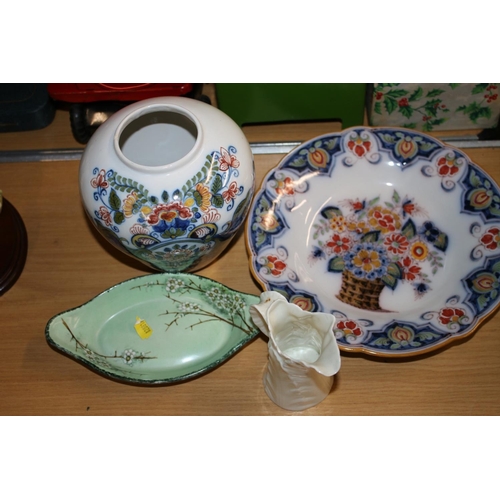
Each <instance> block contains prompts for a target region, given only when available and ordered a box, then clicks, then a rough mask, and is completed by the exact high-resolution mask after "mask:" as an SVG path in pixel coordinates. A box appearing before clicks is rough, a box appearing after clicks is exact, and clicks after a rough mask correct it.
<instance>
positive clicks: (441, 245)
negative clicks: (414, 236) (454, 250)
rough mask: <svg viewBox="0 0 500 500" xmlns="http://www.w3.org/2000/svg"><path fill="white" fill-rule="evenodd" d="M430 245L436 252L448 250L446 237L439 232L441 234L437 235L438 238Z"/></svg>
mask: <svg viewBox="0 0 500 500" xmlns="http://www.w3.org/2000/svg"><path fill="white" fill-rule="evenodd" d="M432 244H433V245H434V246H435V247H436V248H437V249H438V250H441V251H443V252H444V251H446V249H447V248H448V236H446V234H445V233H443V232H441V233H439V236H438V237H437V238H436V240H435V241H434V242H433V243H432Z"/></svg>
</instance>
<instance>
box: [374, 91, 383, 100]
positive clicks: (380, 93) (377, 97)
mask: <svg viewBox="0 0 500 500" xmlns="http://www.w3.org/2000/svg"><path fill="white" fill-rule="evenodd" d="M382 97H384V94H383V92H377V93H376V94H375V99H377V101H380V99H382Z"/></svg>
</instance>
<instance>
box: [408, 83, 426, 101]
mask: <svg viewBox="0 0 500 500" xmlns="http://www.w3.org/2000/svg"><path fill="white" fill-rule="evenodd" d="M423 94H424V91H423V90H422V87H418V89H417V90H415V92H413V94H412V95H411V96H410V97H409V101H410V102H413V101H418V99H420V98H421V97H422V96H423Z"/></svg>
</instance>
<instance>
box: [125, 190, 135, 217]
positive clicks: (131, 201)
mask: <svg viewBox="0 0 500 500" xmlns="http://www.w3.org/2000/svg"><path fill="white" fill-rule="evenodd" d="M138 199H139V195H138V194H137V193H136V192H135V191H132V192H131V193H130V194H129V195H128V196H127V197H126V198H125V199H124V200H123V214H124V215H125V217H132V215H134V209H135V210H138V207H137V200H138Z"/></svg>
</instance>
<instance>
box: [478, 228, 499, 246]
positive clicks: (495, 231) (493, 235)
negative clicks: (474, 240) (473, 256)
mask: <svg viewBox="0 0 500 500" xmlns="http://www.w3.org/2000/svg"><path fill="white" fill-rule="evenodd" d="M499 233H500V229H499V228H498V227H492V228H490V229H488V231H486V232H485V233H484V234H483V235H482V236H481V239H480V240H479V241H480V242H481V243H482V244H483V245H484V246H485V247H486V248H488V249H489V250H496V249H497V248H498V246H499V245H500V234H499Z"/></svg>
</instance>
